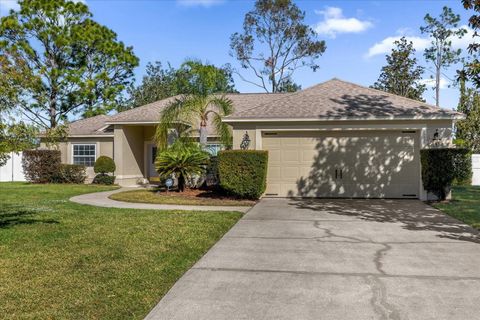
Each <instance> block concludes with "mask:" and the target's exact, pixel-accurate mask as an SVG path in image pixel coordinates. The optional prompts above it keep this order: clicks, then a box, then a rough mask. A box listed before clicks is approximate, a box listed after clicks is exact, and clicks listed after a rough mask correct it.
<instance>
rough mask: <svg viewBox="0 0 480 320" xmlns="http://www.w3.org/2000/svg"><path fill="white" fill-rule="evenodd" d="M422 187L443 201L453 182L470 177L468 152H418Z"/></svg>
mask: <svg viewBox="0 0 480 320" xmlns="http://www.w3.org/2000/svg"><path fill="white" fill-rule="evenodd" d="M420 154H421V162H422V181H423V187H424V188H425V190H427V191H428V192H431V193H433V194H435V195H436V196H437V197H438V198H439V200H445V199H446V197H447V195H448V193H449V191H450V188H451V186H452V184H453V182H454V181H467V180H469V179H470V178H471V176H472V158H471V154H470V150H468V149H463V148H440V149H424V150H421V151H420Z"/></svg>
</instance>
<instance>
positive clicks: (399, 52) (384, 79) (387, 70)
mask: <svg viewBox="0 0 480 320" xmlns="http://www.w3.org/2000/svg"><path fill="white" fill-rule="evenodd" d="M394 45H395V48H393V49H392V52H391V54H390V55H387V56H386V60H387V65H386V66H384V67H382V71H381V73H380V76H379V77H378V80H377V82H375V83H374V84H373V86H372V88H375V89H379V90H383V91H386V92H390V93H393V94H397V95H400V96H403V97H407V98H410V99H415V100H419V101H424V99H423V97H422V95H423V92H424V91H425V89H426V88H425V85H423V84H420V83H419V81H420V80H421V79H422V75H423V71H424V68H423V67H422V66H419V65H418V64H417V59H416V58H415V49H414V48H413V43H412V42H411V41H410V42H408V41H407V39H406V38H405V37H402V38H401V39H400V40H398V41H395V42H394Z"/></svg>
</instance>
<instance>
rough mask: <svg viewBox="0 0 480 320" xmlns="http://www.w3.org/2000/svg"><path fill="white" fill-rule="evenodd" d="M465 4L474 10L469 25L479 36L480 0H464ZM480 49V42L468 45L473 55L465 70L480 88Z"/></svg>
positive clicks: (475, 35)
mask: <svg viewBox="0 0 480 320" xmlns="http://www.w3.org/2000/svg"><path fill="white" fill-rule="evenodd" d="M462 3H463V6H464V8H465V9H467V10H473V11H474V14H473V15H472V16H471V17H470V18H469V19H468V25H469V26H470V28H472V29H473V30H474V31H475V33H474V35H473V36H474V38H476V37H478V36H479V34H478V32H479V31H480V15H479V14H478V13H479V12H480V0H462ZM479 51H480V43H478V42H477V43H475V42H473V39H472V43H470V44H469V46H468V52H469V54H470V55H471V57H470V59H469V61H468V63H467V65H466V68H465V72H466V74H467V76H468V77H469V78H470V80H471V81H472V82H473V83H474V84H475V86H476V87H477V89H478V88H480V60H479V57H478V53H479Z"/></svg>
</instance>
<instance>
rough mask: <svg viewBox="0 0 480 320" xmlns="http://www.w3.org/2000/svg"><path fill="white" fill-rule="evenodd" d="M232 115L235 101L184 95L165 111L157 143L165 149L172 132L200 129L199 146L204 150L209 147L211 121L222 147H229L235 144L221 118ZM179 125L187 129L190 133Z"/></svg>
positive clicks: (220, 97)
mask: <svg viewBox="0 0 480 320" xmlns="http://www.w3.org/2000/svg"><path fill="white" fill-rule="evenodd" d="M232 112H233V105H232V101H231V100H229V99H227V98H225V97H224V96H218V95H208V96H204V95H183V96H181V97H179V98H176V99H175V100H174V101H173V102H172V103H171V104H169V105H168V106H167V107H166V108H165V109H164V110H163V112H162V114H161V116H160V123H159V125H158V126H157V130H156V133H155V138H156V141H157V144H158V145H159V147H160V148H161V149H164V148H165V147H166V146H167V140H168V135H169V132H170V130H171V129H172V128H176V131H177V132H179V133H181V134H184V135H185V134H186V135H188V134H190V133H191V132H192V130H199V134H200V145H201V146H202V147H203V148H204V147H205V146H206V144H207V135H208V132H207V124H208V123H209V122H211V123H212V124H213V127H214V129H215V131H216V133H217V134H218V136H219V137H220V141H221V142H222V144H223V145H225V146H227V147H228V146H230V145H231V144H232V136H231V133H230V129H229V127H228V125H227V124H226V123H224V122H222V118H223V117H225V116H228V115H229V114H231V113H232ZM179 126H180V127H185V126H186V127H187V130H186V131H185V130H182V128H180V127H179Z"/></svg>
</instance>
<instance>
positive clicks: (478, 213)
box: [433, 186, 480, 229]
mask: <svg viewBox="0 0 480 320" xmlns="http://www.w3.org/2000/svg"><path fill="white" fill-rule="evenodd" d="M452 194H453V199H452V201H450V202H445V203H442V202H440V203H434V204H433V206H434V207H435V208H437V209H440V210H442V211H443V212H445V213H446V214H448V215H450V216H452V217H454V218H456V219H458V220H460V221H463V222H465V223H466V224H469V225H471V226H472V227H474V228H476V229H480V187H473V186H457V187H454V188H453V193H452Z"/></svg>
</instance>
